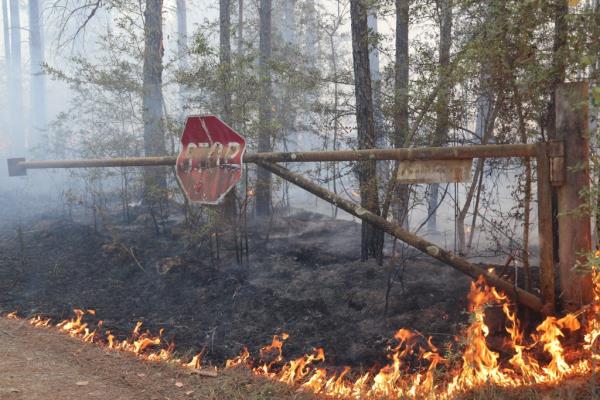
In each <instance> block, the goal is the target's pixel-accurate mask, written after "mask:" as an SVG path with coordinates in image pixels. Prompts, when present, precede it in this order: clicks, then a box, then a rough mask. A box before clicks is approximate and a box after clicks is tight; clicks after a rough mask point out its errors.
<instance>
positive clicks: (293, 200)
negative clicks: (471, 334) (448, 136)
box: [0, 0, 537, 250]
mask: <svg viewBox="0 0 600 400" xmlns="http://www.w3.org/2000/svg"><path fill="white" fill-rule="evenodd" d="M13 3H15V4H18V5H19V11H20V21H19V23H20V26H21V28H20V50H21V58H20V63H19V67H20V71H21V72H20V77H21V78H20V82H18V80H19V79H18V76H17V75H18V68H15V66H14V65H12V66H11V65H9V60H7V58H6V54H8V53H6V52H3V53H2V54H0V71H2V73H0V86H1V87H2V90H1V92H2V93H4V95H2V96H0V118H1V121H2V123H1V124H0V156H1V157H2V160H3V161H2V163H0V164H1V166H0V186H1V187H2V190H3V191H4V190H6V191H10V192H12V193H17V194H18V195H17V196H16V197H17V198H22V197H30V196H31V197H36V196H39V195H45V196H47V197H48V198H50V199H53V201H54V205H53V207H54V208H55V209H59V208H61V206H60V204H61V202H64V199H65V196H66V194H73V195H75V196H81V197H82V198H83V197H86V196H89V194H90V190H91V189H90V187H89V184H86V180H89V178H90V176H91V175H90V174H97V177H101V181H102V184H101V187H102V190H105V191H110V190H117V191H118V190H120V188H121V186H122V182H121V181H122V176H120V175H119V174H121V172H122V170H118V169H114V170H106V171H98V172H90V171H82V170H80V171H46V170H44V171H29V172H28V176H27V177H19V178H8V177H7V170H6V163H5V161H4V159H5V158H9V157H26V158H28V159H48V158H49V159H54V158H72V157H119V156H120V157H123V156H134V155H143V150H142V148H141V147H140V146H141V144H140V143H141V138H142V129H141V128H142V124H141V112H140V110H141V105H140V104H141V98H134V99H132V100H131V102H132V104H133V105H131V112H130V113H128V112H127V107H128V106H127V105H126V104H125V100H124V99H125V97H126V96H129V94H127V95H125V94H123V96H122V97H121V98H120V100H118V101H116V99H119V98H118V97H117V96H116V95H115V91H113V92H112V94H107V95H106V97H105V98H104V99H103V98H102V96H101V94H102V90H103V89H102V88H100V89H98V88H96V89H94V90H92V89H90V90H89V91H87V92H79V93H78V92H76V91H74V90H73V85H76V83H74V82H73V81H71V82H69V81H68V80H65V79H57V74H58V73H64V74H65V75H66V76H67V77H69V79H72V78H77V76H76V74H77V73H78V71H80V70H81V69H80V68H81V64H80V63H79V64H78V62H77V61H76V60H80V61H81V60H83V62H85V63H89V65H91V66H97V67H98V68H97V69H95V71H96V72H103V73H107V72H109V71H110V69H109V67H110V60H111V57H115V61H116V60H117V59H118V57H123V56H124V51H123V50H122V49H120V50H115V51H114V52H113V53H112V54H111V53H110V52H107V46H113V47H119V46H120V45H123V47H125V46H129V47H130V49H131V57H130V59H129V60H128V62H130V63H131V65H132V67H133V68H134V71H132V76H135V74H137V73H141V64H138V65H136V64H135V63H136V61H135V60H139V58H137V56H139V55H140V54H141V52H143V31H142V29H143V22H142V20H141V13H142V12H143V10H141V9H139V7H138V5H137V4H133V3H132V4H129V5H128V6H127V7H126V8H128V10H126V11H123V10H118V9H116V8H111V7H107V8H104V7H102V8H99V9H98V10H97V11H96V12H95V13H94V15H93V17H92V18H90V19H89V21H88V22H87V23H86V24H85V28H83V29H80V27H81V26H82V24H83V23H84V22H85V21H86V19H87V16H88V14H89V12H90V11H89V10H91V9H89V8H88V13H87V14H86V13H74V14H73V16H69V12H68V10H72V9H73V8H74V7H75V5H74V3H73V2H69V1H60V0H46V1H39V9H40V16H41V18H40V21H41V26H42V30H41V32H42V40H41V42H42V46H43V47H42V49H41V50H42V53H43V61H44V63H45V64H47V66H48V68H47V69H50V70H53V71H54V74H48V73H46V72H45V73H44V77H45V80H44V83H43V86H42V87H40V86H39V85H38V86H35V85H34V84H33V82H34V79H35V78H34V76H33V75H32V73H33V72H34V71H33V70H32V67H31V56H30V48H29V47H30V43H31V30H30V27H31V22H30V18H29V2H27V1H16V2H15V1H10V0H3V5H4V4H6V5H8V7H7V8H8V9H10V6H11V5H12V4H13ZM91 3H93V2H90V4H91ZM282 3H285V5H286V6H288V8H287V9H286V8H285V7H279V6H277V7H276V9H275V11H274V18H273V26H274V28H275V29H278V31H279V32H280V35H281V37H282V38H283V40H284V41H286V42H289V43H291V44H292V45H293V46H296V47H297V48H298V53H299V54H302V55H303V56H304V57H311V54H313V53H314V57H315V62H317V63H318V64H319V65H320V66H321V67H322V68H323V69H324V70H328V71H329V72H330V69H331V68H332V67H331V62H330V58H331V57H330V55H331V43H330V40H329V37H328V33H327V32H329V31H330V30H331V29H332V27H333V26H334V23H335V21H337V20H339V21H341V24H340V25H339V27H338V28H337V30H336V31H335V33H334V36H333V48H334V49H335V51H336V52H337V55H336V57H337V58H338V59H337V63H338V68H339V69H340V70H344V71H351V66H352V48H351V41H350V20H349V7H348V5H347V4H346V2H337V1H329V0H327V1H326V0H322V1H308V0H305V1H287V2H282ZM86 4H87V3H86ZM235 4H237V3H235ZM290 5H291V6H290ZM245 6H246V10H245V18H246V24H247V26H245V34H246V35H248V36H247V37H246V38H245V40H247V43H246V45H247V46H250V47H254V48H256V47H257V46H258V35H257V32H256V26H255V24H256V23H257V22H256V21H257V10H256V7H255V4H254V3H252V2H248V4H246V5H245ZM61 7H66V8H65V9H62V8H61ZM289 7H291V8H289ZM307 7H308V8H310V7H314V8H315V10H316V13H317V15H318V19H319V24H320V26H318V27H317V28H316V29H310V27H308V25H307V24H308V23H309V22H310V21H311V19H310V18H312V17H311V16H310V15H309V14H307V11H306V10H307ZM186 9H187V28H188V32H187V42H188V45H189V46H190V47H193V46H195V45H196V43H194V40H195V38H196V37H197V36H196V35H197V34H198V33H199V32H200V33H202V35H203V36H202V37H204V38H205V39H206V41H207V44H208V45H209V46H210V47H211V48H212V50H213V52H217V53H218V41H219V30H218V15H219V9H218V4H217V3H215V2H212V1H199V0H195V1H188V2H187V6H186ZM290 10H291V11H292V13H291V14H290ZM338 13H339V15H338ZM9 14H10V12H9ZM292 17H293V20H291V18H292ZM124 20H129V21H130V22H131V24H132V25H131V26H132V27H133V28H134V29H135V32H133V33H134V35H133V36H131V37H130V39H131V38H133V37H137V38H138V40H139V41H138V42H137V43H133V42H132V43H122V42H119V41H120V40H122V39H124V38H126V36H119V35H120V34H122V32H123V31H124V29H123V27H122V26H118V24H119V23H122V22H123V21H124ZM288 20H290V21H291V22H289V21H288ZM3 21H4V23H6V22H7V21H8V23H9V29H8V32H9V34H10V35H12V32H13V27H14V26H15V21H12V20H11V15H6V16H5V15H3ZM286 21H287V22H286ZM236 22H237V9H236V7H233V10H232V23H233V26H234V27H235V26H236ZM369 22H370V25H371V27H372V28H373V29H374V28H375V27H377V31H378V32H379V37H380V41H379V42H378V46H377V47H378V50H375V49H373V51H372V55H373V58H372V60H371V61H372V65H371V67H372V69H373V70H376V71H377V72H378V74H379V75H380V76H379V78H382V79H383V77H385V76H389V75H390V73H391V70H392V69H393V62H394V34H395V33H394V24H395V17H394V13H393V12H392V10H391V9H385V8H384V9H383V11H381V12H380V14H379V15H378V16H377V19H375V18H374V16H373V15H371V16H370V18H369ZM290 23H291V24H292V26H290ZM286 24H287V25H286ZM163 29H164V32H163V45H164V57H163V64H164V66H165V69H164V72H163V93H164V103H165V104H164V107H165V110H166V111H167V113H168V116H169V119H170V121H171V122H172V124H171V125H170V126H169V127H168V129H169V130H170V132H169V135H170V136H169V137H168V139H167V146H166V147H167V150H168V151H169V152H171V151H174V152H175V153H176V152H177V151H178V140H177V137H176V136H177V134H178V132H179V130H180V129H181V124H182V121H183V119H184V116H185V115H189V114H199V113H200V114H201V113H217V114H218V110H215V108H214V105H215V102H214V101H208V100H205V98H206V97H207V96H208V95H207V93H206V92H203V91H201V90H199V91H193V89H191V90H192V91H190V89H185V88H184V89H183V92H184V93H185V94H184V97H185V99H184V101H183V102H182V100H181V99H182V98H181V96H182V95H181V93H182V87H181V85H180V84H179V83H178V82H177V81H176V74H177V72H178V68H180V66H181V65H185V64H186V63H190V62H193V61H194V60H195V59H196V58H194V57H189V60H186V61H185V63H183V62H182V60H180V59H179V58H180V57H179V56H178V17H177V2H176V1H175V0H171V1H165V2H164V5H163ZM236 29H237V28H236ZM437 29H438V25H437V21H435V20H433V19H422V20H419V21H415V23H414V25H413V26H411V30H410V41H411V42H414V43H415V45H414V46H416V44H420V43H429V44H430V45H431V46H433V47H435V42H436V41H437ZM6 32H7V30H6V29H4V30H1V31H0V43H2V44H3V45H4V44H5V43H9V44H10V40H8V41H7V40H6V39H7V38H6V37H5V35H6ZM109 34H112V35H115V36H114V37H115V39H116V42H117V43H107V42H106V40H105V38H106V36H107V35H109ZM236 35H237V31H235V32H233V37H232V39H231V40H232V49H233V51H234V52H235V51H237V37H236ZM274 46H275V47H277V46H280V43H274ZM14 48H15V45H14V44H10V49H14ZM410 51H411V54H412V53H414V52H415V51H416V50H415V48H414V47H413V46H411V49H410ZM9 53H10V52H9ZM186 58H188V57H186ZM136 68H137V70H136ZM47 69H46V70H47ZM92 70H93V69H92ZM411 73H412V72H411ZM74 74H75V75H74ZM81 78H82V79H86V78H87V77H81ZM135 78H136V79H137V81H138V83H139V82H140V77H139V76H136V77H135ZM374 79H376V77H374ZM128 84H129V83H128V82H125V81H124V82H123V85H128ZM34 90H41V91H43V96H41V95H42V93H41V92H40V93H36V92H34ZM278 90H279V89H278V88H277V87H275V89H274V93H275V95H276V96H277V95H280V94H281V92H278ZM282 90H283V89H282ZM339 90H340V91H342V92H344V96H345V98H346V99H347V102H346V104H344V105H343V106H344V107H345V109H346V110H348V112H345V113H344V114H343V115H342V116H341V117H340V120H339V121H340V125H341V127H340V129H341V131H342V133H341V134H342V135H343V137H342V138H340V140H339V142H338V144H337V145H338V147H337V148H338V149H343V148H349V147H351V146H354V143H355V137H356V132H355V120H354V116H353V115H352V102H353V98H352V97H353V89H352V87H351V85H349V84H348V81H345V82H342V83H340V85H339ZM17 92H20V95H19V93H17ZM86 93H87V95H88V96H89V97H88V98H87V99H84V98H83V97H82V96H84V97H85V94H86ZM78 96H79V97H78ZM307 96H308V98H309V101H310V99H311V97H310V96H316V97H318V98H319V100H321V101H327V102H332V101H333V100H332V96H333V86H332V85H331V84H329V85H328V86H327V87H324V88H322V90H320V91H319V93H317V94H316V95H315V94H308V95H307ZM19 97H20V98H21V101H20V102H19V101H18V99H19ZM40 97H44V98H45V102H44V103H39V102H37V103H36V102H35V100H34V99H36V98H40ZM104 100H105V101H106V102H108V103H110V102H114V103H113V104H112V105H110V104H104V105H100V106H99V105H98V103H101V102H102V101H104ZM385 101H387V100H385V99H384V102H385ZM19 103H20V104H19ZM92 103H95V104H92ZM182 103H184V104H182ZM182 106H183V107H182ZM382 106H383V107H385V106H386V105H385V104H383V105H382ZM102 107H104V108H102ZM111 107H112V108H113V109H114V114H115V115H114V117H115V120H111V121H107V120H102V118H103V117H105V116H107V115H109V113H108V112H107V110H108V109H110V108H111ZM296 111H297V112H296V113H295V115H294V131H293V132H292V133H290V134H289V135H288V137H287V139H286V140H278V141H276V143H275V149H276V150H288V151H300V150H306V151H308V150H320V149H323V148H324V143H326V145H327V146H329V147H328V148H329V149H331V140H332V139H331V129H330V128H331V124H330V123H329V126H328V129H327V132H325V131H324V128H325V127H326V126H327V123H324V122H323V121H324V120H325V117H324V116H323V115H321V114H319V113H318V111H314V110H311V109H310V107H300V108H298V109H297V110H296ZM476 112H477V110H476V107H473V109H472V110H471V116H470V118H469V121H468V127H469V129H471V130H472V131H476V130H477V129H479V128H478V127H477V123H476V121H477V119H476ZM94 113H98V114H96V115H94ZM40 114H42V115H45V117H44V118H43V120H44V124H45V125H44V126H39V127H37V126H35V123H36V121H39V119H38V118H37V117H38V116H39V115H40ZM21 126H22V128H21ZM119 126H121V127H122V129H123V131H122V132H121V133H119V135H117V136H118V137H119V138H121V139H122V140H123V141H124V142H127V144H126V145H123V146H122V147H119V146H116V147H115V146H114V142H111V143H109V142H108V141H103V138H106V137H107V136H108V135H109V134H110V132H113V133H114V132H115V131H116V130H119V129H120V128H119ZM248 128H249V130H250V129H251V124H249V125H248ZM386 129H389V126H387V127H386ZM19 132H20V133H19ZM241 133H242V134H243V135H244V134H247V133H246V132H241ZM461 135H464V133H461ZM325 136H329V139H326V138H325ZM251 141H252V140H251ZM379 145H380V146H390V145H391V144H390V142H389V140H386V139H385V138H384V139H382V141H381V142H380V143H379ZM109 146H113V147H110V150H109ZM250 148H251V149H250V151H252V150H253V148H254V143H251V144H250ZM82 149H83V150H82ZM119 149H121V150H122V151H119ZM292 168H293V169H294V170H296V171H300V172H304V173H307V174H311V175H312V176H314V177H317V178H319V179H321V180H324V181H326V182H325V183H324V185H326V186H327V187H329V188H330V189H332V182H331V180H330V179H328V178H329V175H330V172H328V171H329V170H328V168H330V167H328V166H326V165H325V163H323V164H317V163H313V164H304V165H293V166H292ZM338 172H342V173H343V176H342V177H341V178H339V179H338V181H337V183H336V185H337V188H336V190H337V191H338V192H339V193H341V194H343V195H344V196H347V197H350V198H352V199H353V200H355V201H359V197H358V196H356V193H357V187H358V186H357V182H356V179H355V176H354V174H353V173H352V172H351V170H350V168H349V166H348V165H347V163H340V169H338ZM128 173H129V174H130V175H131V176H139V174H140V170H139V169H135V168H131V169H128ZM517 174H518V172H517V171H515V170H510V169H509V170H508V172H506V174H504V175H499V176H491V175H490V176H486V178H485V179H486V182H485V185H484V186H485V187H486V190H487V191H488V193H489V194H490V199H491V200H490V201H491V203H487V204H485V205H482V206H481V208H480V212H481V215H480V216H479V221H488V222H491V221H495V220H498V219H499V218H502V217H501V215H503V214H504V213H506V212H508V211H509V210H510V209H511V207H514V206H515V204H516V202H515V200H514V198H513V196H511V192H512V191H514V190H515V189H516V185H517V183H516V182H515V179H514V176H515V175H517ZM99 179H100V178H99ZM488 180H489V181H488ZM173 183H174V181H173V180H172V181H171V184H173ZM98 185H100V184H98ZM426 188H427V187H426V185H419V186H415V187H414V189H415V193H416V194H415V198H416V199H417V200H418V201H416V204H415V207H414V210H413V211H412V212H411V214H410V218H409V226H410V227H411V228H413V229H416V228H418V227H419V226H421V225H422V224H423V222H424V221H425V220H426V219H427V207H426V201H425V200H424V198H423V197H424V193H425V191H426ZM466 188H467V185H465V184H460V185H458V187H455V185H454V184H449V185H448V186H447V187H446V185H444V184H442V185H441V186H440V190H441V193H445V195H444V199H443V201H442V204H441V205H440V206H439V209H438V210H439V211H438V232H437V233H435V235H431V239H432V240H434V241H435V242H437V243H439V244H440V245H442V246H444V247H446V248H449V249H451V250H454V249H455V247H456V246H455V236H454V233H455V206H456V202H457V201H458V203H459V204H460V203H461V201H462V199H464V197H465V196H466ZM96 189H98V188H96ZM139 190H140V189H139V187H135V188H133V189H132V195H131V198H130V199H129V201H130V202H131V203H132V204H135V203H136V202H138V201H139V199H137V198H136V196H137V195H139V194H140V192H139ZM174 190H175V191H176V190H178V189H177V188H175V187H174ZM78 193H81V194H78ZM455 197H458V198H457V199H455ZM534 197H535V194H534ZM176 198H178V199H179V200H181V199H182V198H181V195H179V197H176ZM278 201H279V202H283V203H288V205H289V206H291V207H293V208H302V209H309V210H311V211H316V212H320V213H323V214H326V215H336V216H337V217H338V218H345V219H352V217H351V216H349V215H347V214H345V213H344V212H342V211H340V212H339V213H338V212H337V211H336V210H334V209H333V208H332V206H331V205H330V204H329V203H326V202H324V201H322V200H320V199H317V198H316V197H314V196H312V195H310V194H308V193H306V192H305V191H303V190H301V189H299V188H296V187H294V186H293V185H290V186H288V185H287V184H283V185H281V186H279V188H278V190H277V192H276V195H275V200H274V202H275V203H277V202H278ZM48 205H49V203H46V204H45V205H44V206H48ZM14 206H15V209H16V210H17V211H16V214H19V213H22V212H25V211H23V210H19V204H14ZM27 211H29V210H27ZM532 215H535V209H533V211H532ZM469 220H470V218H469ZM484 224H485V222H484ZM511 224H512V225H511V226H507V227H505V228H506V229H507V231H509V232H511V237H505V236H506V235H504V236H503V234H499V233H498V232H495V233H494V232H478V233H477V235H476V236H475V239H474V241H475V244H476V245H477V246H478V247H480V248H481V249H486V248H487V247H488V246H489V245H493V244H494V240H493V237H495V236H499V237H500V239H499V240H501V241H502V242H503V244H504V245H507V246H508V247H511V248H512V247H515V246H516V244H518V241H519V240H520V239H519V237H520V236H521V233H520V231H521V230H520V227H519V226H518V224H519V223H518V221H517V220H514V221H511ZM469 229H470V228H469ZM476 229H478V227H477V228H476ZM425 231H426V229H425V228H423V229H422V230H421V231H420V233H422V234H423V233H426V232H425ZM536 231H537V229H536V225H533V226H532V229H531V232H532V236H533V239H534V240H535V238H536ZM512 235H514V236H512Z"/></svg>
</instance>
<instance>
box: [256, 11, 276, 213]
mask: <svg viewBox="0 0 600 400" xmlns="http://www.w3.org/2000/svg"><path fill="white" fill-rule="evenodd" d="M271 8H272V6H271V0H260V9H259V17H260V35H259V36H260V44H259V48H260V49H259V51H260V54H259V59H258V67H259V75H260V84H261V100H260V105H259V110H258V119H259V132H258V151H271V150H272V147H271V138H272V136H273V135H272V129H273V126H272V125H273V122H272V114H273V111H272V109H271V100H272V99H271V97H272V88H271V71H270V65H269V63H270V60H271ZM256 214H257V215H258V216H267V215H270V214H271V173H270V172H269V171H267V170H265V169H263V168H258V170H257V172H256Z"/></svg>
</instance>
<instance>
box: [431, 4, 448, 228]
mask: <svg viewBox="0 0 600 400" xmlns="http://www.w3.org/2000/svg"><path fill="white" fill-rule="evenodd" d="M438 10H439V14H440V43H439V46H440V47H439V77H438V79H439V86H440V93H439V96H438V98H437V99H438V101H437V104H436V110H435V113H436V123H435V133H434V137H433V140H432V142H431V144H432V146H435V147H439V146H442V145H443V144H444V143H445V142H446V141H447V140H448V130H449V116H450V111H449V108H448V106H449V103H450V96H451V95H452V83H451V82H450V79H451V77H450V75H449V72H450V71H449V69H450V47H451V46H452V0H439V1H438ZM438 192H439V184H437V183H434V184H432V185H430V186H429V201H428V214H429V220H428V221H427V228H428V229H429V231H430V232H435V231H437V208H438Z"/></svg>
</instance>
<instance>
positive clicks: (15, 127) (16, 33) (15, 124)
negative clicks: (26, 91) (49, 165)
mask: <svg viewBox="0 0 600 400" xmlns="http://www.w3.org/2000/svg"><path fill="white" fill-rule="evenodd" d="M20 14H21V13H20V10H19V0H10V62H9V68H10V81H9V85H10V89H9V93H8V98H9V99H10V101H9V113H10V115H9V118H10V124H9V126H10V130H9V132H10V135H11V148H12V152H13V154H15V155H19V156H21V157H22V156H23V155H25V150H26V147H27V146H26V143H27V140H26V138H25V128H24V122H23V89H22V86H23V82H22V81H23V78H22V75H21V15H20Z"/></svg>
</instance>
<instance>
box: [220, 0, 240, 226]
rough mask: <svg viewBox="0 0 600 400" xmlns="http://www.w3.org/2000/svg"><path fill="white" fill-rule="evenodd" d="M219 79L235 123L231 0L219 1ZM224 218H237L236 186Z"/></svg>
mask: <svg viewBox="0 0 600 400" xmlns="http://www.w3.org/2000/svg"><path fill="white" fill-rule="evenodd" d="M219 62H220V66H219V81H220V91H221V93H220V97H221V112H222V113H223V114H222V118H223V120H224V121H225V122H226V123H227V124H229V125H233V116H232V112H231V84H230V76H231V0H220V1H219ZM221 211H222V213H223V220H224V221H225V222H226V223H227V224H228V225H231V224H232V223H233V222H234V221H235V220H237V205H236V190H235V187H234V188H233V189H231V190H230V191H229V193H227V195H226V196H225V200H224V203H223V207H222V210H221Z"/></svg>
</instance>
